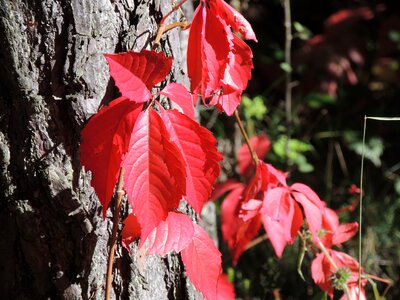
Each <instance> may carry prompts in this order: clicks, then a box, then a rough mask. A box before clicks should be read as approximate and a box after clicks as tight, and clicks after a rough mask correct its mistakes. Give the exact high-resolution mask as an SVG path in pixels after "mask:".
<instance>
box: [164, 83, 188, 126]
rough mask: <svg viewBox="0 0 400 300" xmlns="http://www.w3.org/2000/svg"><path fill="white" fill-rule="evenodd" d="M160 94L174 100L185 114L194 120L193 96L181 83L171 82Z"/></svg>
mask: <svg viewBox="0 0 400 300" xmlns="http://www.w3.org/2000/svg"><path fill="white" fill-rule="evenodd" d="M160 94H161V95H164V96H166V97H168V98H169V99H170V100H172V101H173V102H175V103H176V104H177V105H178V106H179V107H180V108H181V109H182V111H183V113H184V114H185V115H187V116H188V117H189V118H191V119H193V120H194V105H193V96H192V95H191V94H190V93H189V92H188V91H187V89H186V88H185V87H184V86H183V85H182V84H180V83H175V82H171V83H170V84H168V85H167V86H166V87H165V88H164V89H163V90H162V91H161V92H160Z"/></svg>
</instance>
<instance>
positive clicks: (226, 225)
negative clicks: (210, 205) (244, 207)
mask: <svg viewBox="0 0 400 300" xmlns="http://www.w3.org/2000/svg"><path fill="white" fill-rule="evenodd" d="M243 190H244V186H243V185H242V184H241V185H239V186H237V187H236V188H235V189H233V190H232V191H231V192H230V193H229V194H228V195H227V196H226V197H225V199H224V201H222V204H221V230H222V237H223V239H224V241H225V242H227V244H228V247H229V249H233V247H234V246H235V244H236V234H237V232H238V230H239V227H240V224H241V223H242V222H243V220H241V219H240V218H239V216H238V211H239V207H238V206H239V204H240V202H241V195H242V192H243Z"/></svg>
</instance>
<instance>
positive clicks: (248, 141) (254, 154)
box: [234, 109, 258, 166]
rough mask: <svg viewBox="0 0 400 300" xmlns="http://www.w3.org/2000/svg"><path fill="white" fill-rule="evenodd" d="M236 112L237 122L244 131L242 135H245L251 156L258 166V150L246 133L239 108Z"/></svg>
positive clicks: (241, 130)
mask: <svg viewBox="0 0 400 300" xmlns="http://www.w3.org/2000/svg"><path fill="white" fill-rule="evenodd" d="M234 114H235V119H236V122H237V123H238V125H239V128H240V132H241V133H242V135H243V137H244V140H245V141H246V144H247V147H249V151H250V154H251V157H252V158H253V162H254V164H255V165H256V166H257V164H258V157H257V154H256V152H255V151H254V149H253V147H252V146H251V144H250V140H249V137H248V135H247V133H246V130H245V129H244V126H243V123H242V120H241V119H240V116H239V112H238V110H237V109H236V110H235V113H234Z"/></svg>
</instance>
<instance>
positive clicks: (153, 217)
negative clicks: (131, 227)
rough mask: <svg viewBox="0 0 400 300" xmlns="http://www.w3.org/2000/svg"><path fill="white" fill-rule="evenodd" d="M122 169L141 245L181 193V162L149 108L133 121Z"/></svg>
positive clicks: (182, 178) (162, 124) (177, 201)
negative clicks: (139, 228) (139, 226)
mask: <svg viewBox="0 0 400 300" xmlns="http://www.w3.org/2000/svg"><path fill="white" fill-rule="evenodd" d="M122 166H123V167H124V168H125V176H124V181H125V190H126V192H127V194H128V196H129V198H128V199H129V202H130V203H131V205H132V207H133V212H134V213H135V215H136V216H137V218H138V221H139V224H140V225H141V228H142V235H141V244H142V243H143V242H144V241H145V240H146V238H147V236H148V235H149V233H150V232H151V231H152V230H153V229H154V228H155V227H157V225H158V224H159V223H160V222H161V221H162V220H165V218H166V217H167V215H168V212H169V211H171V210H174V209H176V208H177V207H178V205H179V202H180V200H181V198H182V196H183V195H184V194H185V189H186V183H185V177H186V172H185V162H184V161H183V158H182V155H181V153H180V151H179V149H178V148H177V146H176V145H175V144H174V143H172V142H171V141H170V137H169V134H168V132H167V130H166V128H165V125H164V123H163V121H162V120H161V118H160V116H159V115H158V114H157V113H156V112H155V111H154V110H152V109H151V108H149V109H147V111H145V112H143V113H141V114H140V115H139V117H138V119H137V121H136V124H135V127H134V129H133V134H132V137H131V140H130V144H129V152H128V154H127V155H126V157H125V159H124V161H123V163H122Z"/></svg>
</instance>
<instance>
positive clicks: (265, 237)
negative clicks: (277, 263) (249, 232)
mask: <svg viewBox="0 0 400 300" xmlns="http://www.w3.org/2000/svg"><path fill="white" fill-rule="evenodd" d="M265 240H268V235H267V234H266V233H265V234H263V235H260V236H259V237H258V238H255V239H254V240H252V241H251V242H250V243H248V244H247V245H246V247H245V248H244V251H247V250H250V249H251V248H253V247H255V246H257V245H258V244H260V243H262V242H263V241H265Z"/></svg>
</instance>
